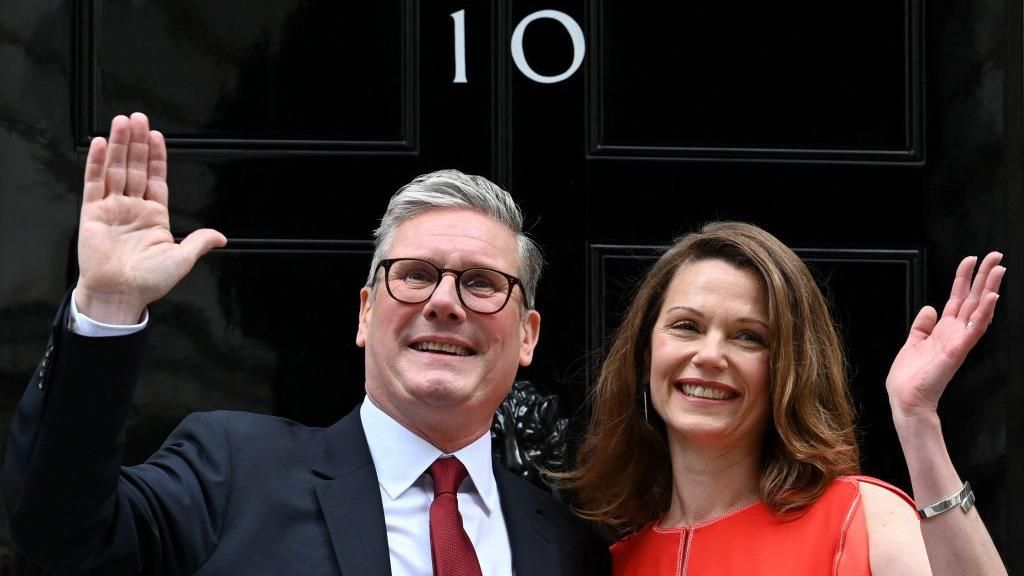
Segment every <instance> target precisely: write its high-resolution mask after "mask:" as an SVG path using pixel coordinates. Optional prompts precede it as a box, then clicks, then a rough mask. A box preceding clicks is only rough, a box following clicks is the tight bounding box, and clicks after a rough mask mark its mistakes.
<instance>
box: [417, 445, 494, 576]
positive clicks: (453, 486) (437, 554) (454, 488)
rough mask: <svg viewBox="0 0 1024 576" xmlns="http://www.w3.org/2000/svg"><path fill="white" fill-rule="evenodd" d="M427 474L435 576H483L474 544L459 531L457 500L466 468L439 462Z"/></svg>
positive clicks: (451, 460) (448, 461)
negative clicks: (431, 488)
mask: <svg viewBox="0 0 1024 576" xmlns="http://www.w3.org/2000/svg"><path fill="white" fill-rule="evenodd" d="M427 472H428V473H429V474H430V475H431V476H432V477H433V478H434V501H433V502H431V503H430V555H431V556H432V557H433V560H434V576H482V574H481V572H480V562H479V561H478V560H477V559H476V551H475V550H473V543H472V542H470V540H469V535H467V534H466V529H465V528H463V527H462V514H459V499H458V497H457V496H456V493H457V492H458V490H459V485H460V484H462V481H463V480H465V479H466V474H467V473H466V467H465V466H463V465H462V462H459V461H458V459H457V458H438V459H437V460H435V461H434V463H433V464H431V465H430V469H428V470H427Z"/></svg>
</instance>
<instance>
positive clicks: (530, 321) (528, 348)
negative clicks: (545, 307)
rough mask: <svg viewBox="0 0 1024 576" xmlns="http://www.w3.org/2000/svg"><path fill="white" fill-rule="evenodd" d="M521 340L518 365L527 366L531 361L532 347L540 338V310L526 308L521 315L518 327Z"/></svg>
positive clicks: (535, 345)
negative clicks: (524, 312) (521, 318)
mask: <svg viewBox="0 0 1024 576" xmlns="http://www.w3.org/2000/svg"><path fill="white" fill-rule="evenodd" d="M519 332H520V335H521V338H522V340H521V342H520V345H519V365H520V366H529V365H530V363H531V362H533V349H534V348H536V347H537V340H538V339H539V338H540V312H537V311H536V310H528V311H527V312H526V314H525V315H524V316H523V320H522V323H521V325H520V328H519Z"/></svg>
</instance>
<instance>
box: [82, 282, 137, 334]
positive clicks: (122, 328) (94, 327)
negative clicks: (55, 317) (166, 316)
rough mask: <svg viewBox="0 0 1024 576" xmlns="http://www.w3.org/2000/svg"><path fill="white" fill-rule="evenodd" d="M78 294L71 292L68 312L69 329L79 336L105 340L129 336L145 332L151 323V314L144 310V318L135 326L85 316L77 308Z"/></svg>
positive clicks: (134, 324)
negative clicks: (112, 337)
mask: <svg viewBox="0 0 1024 576" xmlns="http://www.w3.org/2000/svg"><path fill="white" fill-rule="evenodd" d="M77 292H78V288H75V290H73V291H72V292H71V305H70V307H69V308H70V309H69V310H68V328H69V329H70V330H71V331H72V332H74V333H75V334H78V335H79V336H87V337H92V338H97V337H99V338H103V337H110V336H127V335H129V334H134V333H136V332H139V331H141V330H143V329H144V328H145V327H146V325H147V324H148V323H149V312H148V310H145V309H143V311H142V318H140V319H139V321H138V322H137V323H133V324H108V323H104V322H100V321H98V320H96V319H95V318H92V317H90V316H89V315H87V314H84V313H83V312H81V311H80V310H79V309H78V306H77Z"/></svg>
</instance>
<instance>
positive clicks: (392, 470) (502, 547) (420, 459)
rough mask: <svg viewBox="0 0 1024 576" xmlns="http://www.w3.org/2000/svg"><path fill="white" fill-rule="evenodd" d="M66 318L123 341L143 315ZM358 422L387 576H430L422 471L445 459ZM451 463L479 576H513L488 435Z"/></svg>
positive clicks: (364, 413) (370, 411)
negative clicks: (457, 470) (375, 494)
mask: <svg viewBox="0 0 1024 576" xmlns="http://www.w3.org/2000/svg"><path fill="white" fill-rule="evenodd" d="M68 317H69V319H68V324H69V327H70V328H71V330H72V331H73V332H74V333H76V334H80V335H82V336H92V337H105V336H124V335H128V334H132V333H134V332H138V331H139V330H142V329H143V328H145V327H146V324H147V323H148V322H149V311H148V310H147V311H146V312H145V313H143V315H142V319H141V320H140V322H139V323H138V324H132V325H126V326H122V325H113V324H104V323H102V322H97V321H95V320H93V319H92V318H89V317H88V316H86V315H85V314H82V313H81V312H79V311H78V307H77V306H76V305H75V293H74V292H72V294H71V310H70V314H69V315H68ZM359 416H360V419H361V420H362V423H363V432H364V433H365V434H366V442H367V444H369V446H370V455H371V457H372V458H373V465H374V467H375V468H376V470H377V481H378V483H379V485H380V499H381V502H382V503H383V505H384V522H385V524H386V525H387V531H388V553H389V555H390V556H391V573H392V575H393V576H433V573H434V569H433V565H432V563H431V554H430V516H429V511H430V503H431V501H433V499H434V481H433V479H432V478H431V477H430V475H429V474H427V469H428V468H429V467H430V465H431V464H432V463H433V462H434V460H436V459H437V458H439V457H441V456H448V455H446V454H444V453H443V452H441V451H440V450H438V449H437V448H435V447H434V446H433V445H432V444H430V443H429V442H427V441H426V440H424V439H422V438H420V437H419V436H417V435H415V434H413V433H412V432H410V431H409V430H407V429H405V428H404V427H403V426H402V425H401V424H399V423H398V422H396V421H395V420H394V419H393V418H391V417H390V416H388V415H387V414H386V413H384V411H383V410H381V409H380V408H378V407H377V405H375V404H374V403H373V402H372V401H371V399H370V398H369V397H367V399H366V400H365V401H364V402H363V404H362V407H361V408H360V409H359ZM451 456H453V457H455V458H458V459H459V461H460V462H462V464H463V465H464V466H465V467H466V470H467V471H468V472H469V477H468V478H467V479H466V481H465V482H463V483H462V486H461V487H459V493H458V499H459V512H460V513H461V514H462V523H463V525H464V526H465V528H466V533H467V534H468V535H469V539H470V540H471V541H472V542H473V547H474V548H475V549H476V555H477V558H478V559H479V560H480V569H481V571H482V573H483V575H484V576H512V575H513V571H512V549H511V546H510V544H509V540H508V531H507V530H506V528H505V517H504V515H503V514H502V512H501V500H500V498H499V495H498V485H497V484H496V483H495V480H494V469H493V468H492V467H491V466H492V459H491V435H490V433H489V432H486V433H484V435H483V436H481V437H480V438H477V439H476V441H474V442H473V443H472V444H470V445H469V446H466V447H465V448H463V449H462V450H459V451H457V452H455V453H454V454H452V455H451Z"/></svg>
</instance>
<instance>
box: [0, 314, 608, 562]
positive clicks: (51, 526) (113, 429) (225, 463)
mask: <svg viewBox="0 0 1024 576" xmlns="http://www.w3.org/2000/svg"><path fill="white" fill-rule="evenodd" d="M67 302H68V299H65V302H64V305H63V306H62V307H61V311H60V313H58V315H57V319H56V320H55V322H54V327H53V336H52V338H51V340H50V344H49V346H48V347H47V350H46V354H45V356H44V358H43V361H42V362H41V363H40V366H39V369H38V370H37V372H36V374H35V375H34V377H33V378H32V382H31V383H30V384H29V387H28V389H27V390H26V392H25V395H24V397H23V398H22V400H21V402H20V404H19V406H18V410H17V412H16V414H15V417H14V421H13V423H12V427H11V434H10V438H9V444H8V449H7V455H6V459H5V462H4V468H3V473H2V484H3V486H2V488H3V496H4V499H5V501H6V503H7V507H8V511H9V513H10V522H11V536H12V539H13V540H14V543H15V546H16V547H17V548H18V549H19V550H20V551H21V552H22V553H24V554H25V555H27V556H28V557H30V558H31V559H33V560H35V561H36V562H39V563H40V564H42V565H44V566H46V567H48V568H50V569H52V570H55V571H58V572H62V573H63V572H72V573H87V574H88V573H92V574H104V575H113V574H231V575H238V574H246V575H250V574H303V575H304V576H305V575H321V574H322V575H338V574H341V575H344V576H353V575H375V576H376V575H388V574H390V573H391V569H390V562H389V556H388V544H387V531H386V528H385V522H384V512H383V507H382V505H381V500H380V489H379V487H378V482H377V474H376V470H375V469H374V466H373V460H372V459H371V457H370V451H369V448H368V446H367V444H366V437H365V435H364V432H363V427H362V423H361V421H360V419H359V414H358V410H356V411H354V412H352V413H351V414H349V415H348V416H346V417H345V418H342V419H341V420H339V421H338V422H337V423H335V424H334V425H333V426H331V427H329V428H310V427H307V426H303V425H301V424H298V423H295V422H292V421H289V420H285V419H282V418H276V417H272V416H265V415H258V414H250V413H242V412H228V411H219V412H210V413H200V414H193V415H191V416H189V417H187V418H186V419H185V420H184V421H182V423H181V424H180V425H179V426H178V428H177V429H176V430H175V431H174V432H173V433H172V434H171V435H170V436H169V437H168V439H167V440H166V442H165V443H164V445H163V446H162V447H161V448H160V450H159V451H157V452H156V453H155V454H154V455H153V456H152V457H150V459H149V460H147V461H146V462H145V463H144V464H141V465H138V466H132V467H122V466H121V465H120V462H121V458H122V454H123V449H124V424H125V422H126V420H127V417H128V413H129V410H130V406H131V398H132V394H133V391H134V387H135V383H136V381H137V379H138V374H139V370H140V364H141V358H142V349H143V344H144V340H145V333H144V332H142V333H138V334H133V335H130V336H123V337H111V338H85V337H81V336H78V335H76V334H73V333H71V332H70V331H69V330H67V329H66V328H65V324H66V318H67V316H66V315H67V310H66V308H67ZM495 479H496V481H497V484H498V490H499V493H500V495H501V505H502V511H503V513H504V516H505V522H506V525H507V529H508V535H509V540H510V543H511V547H512V563H513V568H514V570H515V572H516V574H517V576H533V575H547V574H551V575H566V576H568V575H588V576H589V575H601V574H607V573H608V572H609V563H608V552H607V546H606V545H605V543H604V542H603V541H602V540H601V539H600V538H599V537H597V536H596V534H595V533H594V532H593V531H592V530H590V529H589V528H588V527H586V526H585V525H583V524H582V523H581V522H579V521H578V520H577V519H576V518H574V517H573V516H571V515H570V514H569V513H568V511H567V510H566V509H565V508H564V506H562V504H560V503H559V502H558V501H557V500H555V499H554V498H553V497H551V496H550V495H548V494H547V493H545V492H543V491H541V490H539V489H537V488H536V487H534V486H532V485H530V484H529V483H527V482H525V481H523V480H522V479H520V478H517V477H515V476H513V475H512V474H511V473H509V472H508V471H507V470H505V469H504V468H502V467H501V466H498V465H496V466H495Z"/></svg>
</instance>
